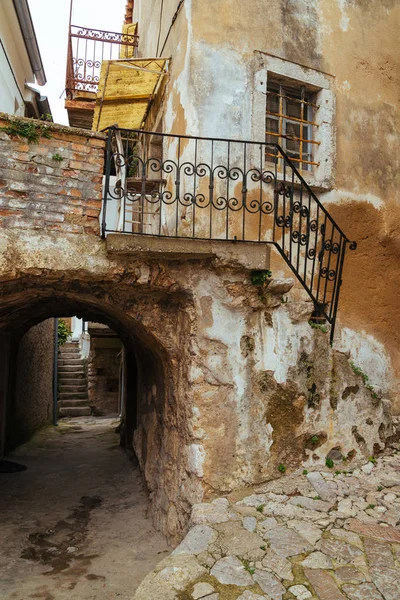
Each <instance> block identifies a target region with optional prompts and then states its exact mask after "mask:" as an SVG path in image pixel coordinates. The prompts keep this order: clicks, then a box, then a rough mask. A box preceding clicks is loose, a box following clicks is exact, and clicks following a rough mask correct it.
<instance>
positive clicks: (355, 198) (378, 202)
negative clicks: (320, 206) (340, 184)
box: [321, 190, 385, 210]
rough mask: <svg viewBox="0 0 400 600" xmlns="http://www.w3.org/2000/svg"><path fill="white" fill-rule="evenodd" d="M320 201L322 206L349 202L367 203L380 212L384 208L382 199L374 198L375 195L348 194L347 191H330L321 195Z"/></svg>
mask: <svg viewBox="0 0 400 600" xmlns="http://www.w3.org/2000/svg"><path fill="white" fill-rule="evenodd" d="M321 200H322V202H323V203H324V204H331V203H334V204H339V203H340V204H345V203H351V202H368V204H372V206H373V207H374V208H376V209H377V210H381V209H382V208H384V207H385V203H384V201H383V200H382V198H379V196H375V194H368V193H366V194H357V193H356V192H350V191H348V190H332V191H330V192H326V193H324V194H323V195H322V194H321Z"/></svg>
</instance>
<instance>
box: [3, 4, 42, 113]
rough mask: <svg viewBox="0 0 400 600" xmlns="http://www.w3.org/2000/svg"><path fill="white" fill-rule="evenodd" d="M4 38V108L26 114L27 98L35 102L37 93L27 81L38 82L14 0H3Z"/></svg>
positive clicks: (4, 110) (10, 111)
mask: <svg viewBox="0 0 400 600" xmlns="http://www.w3.org/2000/svg"><path fill="white" fill-rule="evenodd" d="M0 40H1V45H0V111H1V112H6V113H10V114H17V115H24V111H25V107H24V102H23V99H24V100H25V101H28V102H31V101H32V100H33V97H34V94H33V92H32V91H31V90H28V89H25V82H28V83H34V81H35V76H34V74H33V71H32V67H31V64H30V62H29V57H28V53H27V51H26V47H25V43H24V39H23V37H22V34H21V31H20V28H19V23H18V19H17V15H16V13H15V10H14V6H13V3H12V0H0ZM7 58H8V61H7ZM9 63H10V64H11V68H10V64H9ZM11 69H12V70H11ZM13 72H14V75H13ZM14 76H15V78H14ZM15 80H16V81H17V83H16V81H15ZM17 84H18V85H17ZM18 88H19V89H18ZM19 90H20V91H19ZM21 94H22V96H23V98H22V97H21Z"/></svg>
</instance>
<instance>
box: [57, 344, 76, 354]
mask: <svg viewBox="0 0 400 600" xmlns="http://www.w3.org/2000/svg"><path fill="white" fill-rule="evenodd" d="M59 350H61V352H63V351H64V352H65V351H66V350H72V351H74V352H75V350H79V344H78V342H76V343H74V344H69V343H66V344H63V345H62V346H60V347H59Z"/></svg>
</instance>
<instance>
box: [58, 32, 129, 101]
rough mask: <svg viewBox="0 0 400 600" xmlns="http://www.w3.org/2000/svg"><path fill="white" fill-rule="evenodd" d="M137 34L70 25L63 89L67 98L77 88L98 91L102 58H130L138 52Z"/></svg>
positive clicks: (80, 90)
mask: <svg viewBox="0 0 400 600" xmlns="http://www.w3.org/2000/svg"><path fill="white" fill-rule="evenodd" d="M138 43H139V37H138V36H137V35H132V34H126V33H116V32H113V31H101V30H99V29H88V28H86V27H79V26H77V25H71V27H70V30H69V36H68V54H67V71H66V83H65V90H66V96H67V98H68V99H69V100H71V99H73V97H74V94H76V92H94V93H96V92H97V89H98V85H99V79H100V71H101V65H102V62H103V60H115V59H118V58H132V57H134V56H136V54H137V47H138Z"/></svg>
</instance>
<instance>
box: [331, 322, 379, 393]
mask: <svg viewBox="0 0 400 600" xmlns="http://www.w3.org/2000/svg"><path fill="white" fill-rule="evenodd" d="M340 334H341V335H340V338H339V339H338V341H337V348H338V350H340V351H342V352H348V351H349V349H351V350H350V351H351V357H350V360H351V361H352V362H353V363H354V364H355V366H356V367H360V368H361V369H362V371H363V372H364V373H365V374H366V375H368V377H369V383H370V384H371V385H376V386H378V387H380V388H381V389H382V391H383V393H387V391H388V383H389V373H390V371H391V365H390V357H389V355H388V354H387V352H386V350H385V346H384V345H383V344H381V343H380V342H378V341H377V340H376V339H374V337H373V336H372V335H368V334H367V333H365V331H361V332H359V331H353V330H352V329H349V328H348V327H344V328H343V329H342V330H341V332H340Z"/></svg>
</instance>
